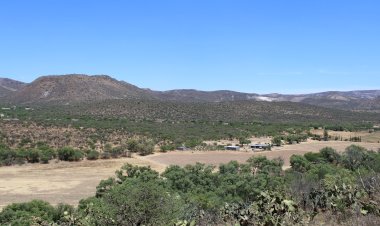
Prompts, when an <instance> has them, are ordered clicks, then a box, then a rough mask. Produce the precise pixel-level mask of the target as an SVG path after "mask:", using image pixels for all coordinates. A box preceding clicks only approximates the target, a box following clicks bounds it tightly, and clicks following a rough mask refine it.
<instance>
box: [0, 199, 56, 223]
mask: <svg viewBox="0 0 380 226" xmlns="http://www.w3.org/2000/svg"><path fill="white" fill-rule="evenodd" d="M54 215H55V210H54V207H52V206H51V205H50V204H49V203H47V202H44V201H39V200H34V201H31V202H28V203H19V204H11V205H9V206H7V207H5V208H4V209H3V211H2V212H0V225H20V226H21V225H50V224H51V223H53V217H54Z"/></svg>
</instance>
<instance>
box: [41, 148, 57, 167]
mask: <svg viewBox="0 0 380 226" xmlns="http://www.w3.org/2000/svg"><path fill="white" fill-rule="evenodd" d="M56 156H57V154H56V152H55V150H53V149H51V148H44V149H42V150H41V152H40V161H41V163H44V164H47V163H49V161H50V160H52V159H54V158H56Z"/></svg>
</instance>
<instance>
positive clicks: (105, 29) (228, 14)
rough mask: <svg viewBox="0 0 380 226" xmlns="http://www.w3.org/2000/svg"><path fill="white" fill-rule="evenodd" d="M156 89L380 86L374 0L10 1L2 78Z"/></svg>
mask: <svg viewBox="0 0 380 226" xmlns="http://www.w3.org/2000/svg"><path fill="white" fill-rule="evenodd" d="M68 73H84V74H108V75H110V76H112V77H115V78H117V79H119V80H124V81H127V82H130V83H133V84H136V85H138V86H141V87H148V88H152V89H156V90H167V89H173V88H196V89H202V90H217V89H232V90H237V91H244V92H255V93H271V92H279V93H307V92H317V91H325V90H354V89H380V1H378V0H355V1H354V0H310V1H305V0H287V1H280V0H247V1H243V0H160V1H159V0H151V1H148V0H134V1H132V0H124V1H122V0H112V1H106V0H103V1H84V0H34V1H30V0H25V1H20V0H4V1H1V2H0V77H10V78H13V79H18V80H22V81H26V82H30V81H32V80H34V79H35V78H36V77H38V76H40V75H50V74H68Z"/></svg>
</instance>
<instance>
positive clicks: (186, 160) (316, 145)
mask: <svg viewBox="0 0 380 226" xmlns="http://www.w3.org/2000/svg"><path fill="white" fill-rule="evenodd" d="M352 144H356V145H360V146H363V147H365V148H367V149H369V150H378V149H379V148H380V144H379V143H353V142H344V141H308V142H305V143H301V144H296V145H286V146H283V147H277V148H273V150H272V151H266V152H255V153H252V151H249V152H232V151H209V152H208V151H203V152H195V151H194V152H192V151H184V152H183V151H175V152H169V153H164V154H161V153H159V154H155V155H151V156H146V157H144V159H146V160H149V161H151V162H155V163H158V164H163V165H180V166H185V165H188V164H194V163H197V162H200V163H204V164H211V165H216V166H217V165H219V164H221V163H228V162H230V161H232V160H236V161H238V162H245V161H247V160H248V159H249V158H250V157H252V156H266V157H268V158H269V159H274V158H279V157H280V158H282V159H284V162H285V165H284V167H285V168H288V167H289V166H290V162H289V160H290V157H291V156H292V155H295V154H298V155H303V154H305V153H307V152H318V151H319V150H320V149H322V148H324V147H327V146H329V147H332V148H334V149H336V150H337V151H339V152H343V151H344V150H345V148H346V147H348V146H350V145H352Z"/></svg>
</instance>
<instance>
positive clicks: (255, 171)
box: [0, 145, 380, 226]
mask: <svg viewBox="0 0 380 226" xmlns="http://www.w3.org/2000/svg"><path fill="white" fill-rule="evenodd" d="M291 165H292V167H291V168H290V169H288V170H286V171H283V170H282V167H283V161H282V160H281V159H275V160H269V159H267V158H265V157H252V158H251V159H249V160H248V161H247V162H246V163H238V162H236V161H232V162H230V163H227V164H222V165H220V166H219V168H218V169H217V170H216V169H215V167H213V166H206V165H204V164H200V163H198V164H195V165H192V166H190V165H189V166H186V167H179V166H170V167H168V168H167V169H166V170H165V172H164V173H162V174H161V175H159V173H157V172H155V171H153V170H152V169H150V168H149V167H138V166H133V165H129V164H127V165H125V166H123V167H122V168H121V169H120V170H119V171H117V172H116V178H109V179H108V180H104V181H102V182H101V183H100V184H99V186H98V187H97V189H96V196H95V197H91V198H89V199H86V200H82V201H81V202H80V205H79V207H78V208H77V209H73V208H72V207H70V206H65V205H61V206H59V207H57V208H53V207H51V206H49V205H48V204H46V203H44V202H39V203H38V202H37V203H36V202H34V203H28V204H14V205H10V206H8V207H6V208H5V209H4V210H3V211H2V212H1V213H0V224H2V225H9V224H11V225H18V224H19V225H24V224H26V225H27V223H30V222H31V223H35V224H36V225H38V224H43V225H49V224H52V223H53V222H54V223H56V224H58V225H186V226H188V225H273V226H281V225H308V224H309V222H310V223H311V224H312V225H321V224H323V225H352V224H353V222H355V224H357V225H377V223H378V222H379V221H380V207H379V205H378V203H380V198H379V197H380V167H378V166H379V165H380V153H379V152H373V151H368V150H366V149H364V148H361V147H359V146H354V145H353V146H350V147H348V148H347V149H346V151H345V152H344V153H342V154H339V153H337V152H336V151H335V150H334V149H332V148H324V149H322V150H321V151H320V152H319V153H307V154H305V155H304V156H297V155H294V156H292V157H291ZM36 222H37V223H36ZM41 222H42V223H41Z"/></svg>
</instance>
